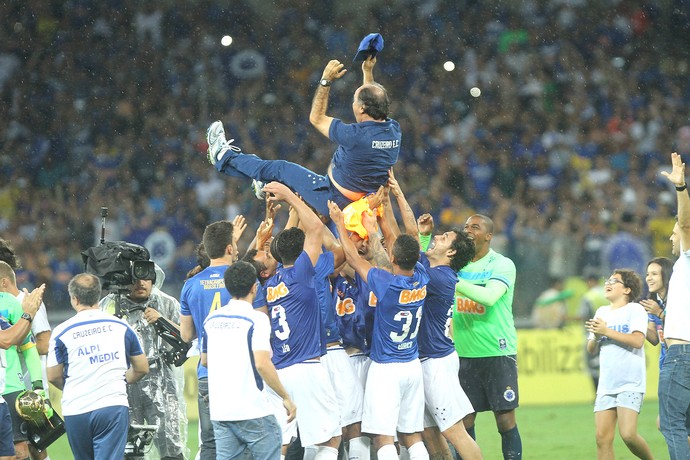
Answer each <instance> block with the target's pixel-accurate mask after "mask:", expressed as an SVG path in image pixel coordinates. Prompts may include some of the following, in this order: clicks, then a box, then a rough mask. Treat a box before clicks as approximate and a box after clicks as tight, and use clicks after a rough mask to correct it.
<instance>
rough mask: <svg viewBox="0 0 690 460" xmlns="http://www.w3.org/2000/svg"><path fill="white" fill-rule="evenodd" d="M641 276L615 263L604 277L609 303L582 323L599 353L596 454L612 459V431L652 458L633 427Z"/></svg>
mask: <svg viewBox="0 0 690 460" xmlns="http://www.w3.org/2000/svg"><path fill="white" fill-rule="evenodd" d="M641 291H642V280H641V279H640V277H639V276H638V275H637V274H636V273H635V272H634V271H632V270H626V269H617V270H614V271H613V274H612V275H611V277H610V278H609V279H608V280H606V282H605V283H604V296H605V297H606V299H607V300H608V301H609V302H611V304H610V305H607V306H604V307H600V308H599V309H598V310H597V312H596V314H595V315H594V318H593V319H590V320H588V321H587V322H586V323H585V324H586V328H587V331H588V332H589V337H588V342H587V351H588V352H589V353H592V354H596V353H599V355H600V356H599V363H600V375H599V385H598V387H597V398H596V401H595V402H594V421H595V424H596V440H597V458H598V459H611V460H613V459H614V452H613V437H614V435H615V431H616V422H618V432H619V433H620V435H621V439H623V441H624V442H625V444H626V446H628V449H630V452H632V453H633V454H634V455H635V456H636V457H638V458H643V459H650V460H651V459H653V458H654V457H653V455H652V452H651V451H650V450H649V446H648V445H647V442H646V441H645V440H644V439H643V438H642V436H640V435H639V433H638V432H637V418H638V415H639V412H640V408H641V407H642V399H643V397H644V392H645V389H646V388H645V386H646V369H645V357H644V342H645V334H646V332H647V312H646V311H645V309H644V307H642V305H640V304H639V303H637V302H633V300H635V299H637V298H639V296H640V293H641Z"/></svg>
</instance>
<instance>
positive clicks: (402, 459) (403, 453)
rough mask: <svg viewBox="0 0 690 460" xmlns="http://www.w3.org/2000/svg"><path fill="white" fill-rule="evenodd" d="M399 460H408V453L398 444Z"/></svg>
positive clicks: (405, 448)
mask: <svg viewBox="0 0 690 460" xmlns="http://www.w3.org/2000/svg"><path fill="white" fill-rule="evenodd" d="M400 460H410V453H409V452H408V450H407V447H405V446H403V445H402V443H401V444H400Z"/></svg>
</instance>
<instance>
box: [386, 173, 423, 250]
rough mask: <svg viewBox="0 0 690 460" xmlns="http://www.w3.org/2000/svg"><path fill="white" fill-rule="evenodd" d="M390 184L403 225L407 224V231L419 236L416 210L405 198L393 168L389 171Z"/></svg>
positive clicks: (409, 233)
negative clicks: (413, 209) (413, 210)
mask: <svg viewBox="0 0 690 460" xmlns="http://www.w3.org/2000/svg"><path fill="white" fill-rule="evenodd" d="M388 186H389V187H390V192H391V193H392V194H393V196H394V197H395V200H396V201H397V202H398V207H399V208H400V215H401V216H402V221H403V225H404V226H405V233H407V234H408V235H412V236H414V237H415V238H417V237H418V230H417V219H416V218H415V216H414V212H412V208H411V207H410V204H409V203H408V202H407V198H405V194H404V193H403V191H402V188H400V184H399V183H398V181H397V180H396V179H395V175H394V174H393V170H392V169H391V170H389V171H388Z"/></svg>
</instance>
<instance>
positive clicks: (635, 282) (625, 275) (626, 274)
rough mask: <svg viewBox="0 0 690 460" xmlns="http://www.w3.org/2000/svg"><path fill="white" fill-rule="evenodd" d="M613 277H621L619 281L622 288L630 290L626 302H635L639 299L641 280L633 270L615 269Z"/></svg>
mask: <svg viewBox="0 0 690 460" xmlns="http://www.w3.org/2000/svg"><path fill="white" fill-rule="evenodd" d="M613 274H614V275H621V281H623V286H625V287H627V288H628V289H630V294H628V302H635V301H637V300H638V299H639V298H640V293H641V292H642V279H641V278H640V276H639V275H638V274H637V273H635V270H630V269H628V268H617V269H615V270H614V271H613Z"/></svg>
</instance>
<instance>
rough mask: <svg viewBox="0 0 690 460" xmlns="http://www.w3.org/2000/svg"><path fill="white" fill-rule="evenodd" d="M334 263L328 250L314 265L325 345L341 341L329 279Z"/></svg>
mask: <svg viewBox="0 0 690 460" xmlns="http://www.w3.org/2000/svg"><path fill="white" fill-rule="evenodd" d="M334 264H335V262H334V258H333V253H332V252H330V251H328V252H323V253H321V255H320V256H319V259H318V260H317V261H316V266H315V267H314V270H315V272H316V276H315V278H314V282H315V283H316V295H318V297H319V307H320V308H321V321H322V323H323V327H322V328H321V329H322V331H321V333H322V337H321V338H322V340H323V346H324V347H325V346H326V345H327V344H329V343H332V342H340V331H339V330H338V324H337V323H336V320H335V304H334V303H333V294H332V292H331V281H330V279H329V277H330V276H331V274H332V273H333V270H335V265H334ZM324 352H325V350H324Z"/></svg>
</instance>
